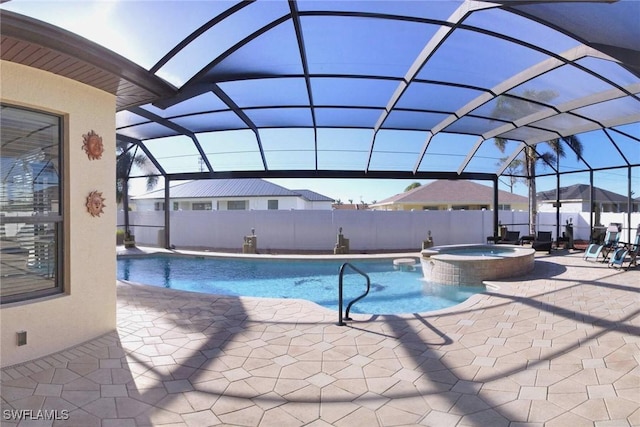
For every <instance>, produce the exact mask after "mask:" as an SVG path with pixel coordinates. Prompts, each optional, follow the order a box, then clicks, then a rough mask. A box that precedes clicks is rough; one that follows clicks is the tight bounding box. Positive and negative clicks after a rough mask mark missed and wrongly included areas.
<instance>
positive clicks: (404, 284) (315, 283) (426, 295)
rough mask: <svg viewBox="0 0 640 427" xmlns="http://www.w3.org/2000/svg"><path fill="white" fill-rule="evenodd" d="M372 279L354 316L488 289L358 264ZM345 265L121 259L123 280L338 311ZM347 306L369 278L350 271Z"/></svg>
mask: <svg viewBox="0 0 640 427" xmlns="http://www.w3.org/2000/svg"><path fill="white" fill-rule="evenodd" d="M350 263H351V264H352V265H354V266H355V267H356V268H358V269H360V270H362V271H364V272H365V273H367V274H368V275H369V277H370V280H371V290H370V291H369V295H367V297H366V298H364V299H362V300H361V301H359V302H357V303H356V304H354V305H353V306H352V308H351V312H352V313H367V314H399V313H420V312H427V311H433V310H438V309H442V308H447V307H451V306H453V305H456V304H459V303H461V302H463V301H465V300H466V299H467V298H469V297H470V296H471V295H473V294H476V293H478V292H482V291H484V288H482V287H465V286H445V285H436V284H429V283H427V282H425V281H424V279H423V276H422V270H421V269H420V265H419V264H416V268H415V270H413V271H406V269H401V270H399V269H395V268H394V266H393V260H392V259H383V260H353V261H350ZM341 265H342V261H333V260H326V261H325V260H322V261H320V260H300V261H299V260H276V259H270V260H255V259H251V260H247V259H234V258H215V257H185V256H170V255H154V256H149V257H123V258H119V259H118V279H120V280H128V281H132V282H138V283H144V284H148V285H154V286H162V287H166V288H172V289H180V290H185V291H193V292H202V293H207V294H218V295H234V296H252V297H269V298H299V299H306V300H309V301H312V302H315V303H316V304H319V305H321V306H324V307H327V308H331V309H333V310H336V311H337V309H338V273H339V269H340V266H341ZM343 285H344V286H343V289H344V301H345V302H344V304H345V307H346V304H348V302H349V301H351V300H353V299H354V298H356V297H358V296H359V295H361V294H362V293H363V292H364V291H365V289H366V279H365V278H364V277H362V276H361V275H359V274H357V273H354V272H353V271H352V270H351V269H349V268H347V269H346V270H345V275H344V279H343Z"/></svg>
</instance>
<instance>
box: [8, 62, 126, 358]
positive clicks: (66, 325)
mask: <svg viewBox="0 0 640 427" xmlns="http://www.w3.org/2000/svg"><path fill="white" fill-rule="evenodd" d="M0 79H1V81H2V86H1V89H0V99H1V100H2V102H5V103H7V104H12V105H16V106H23V107H29V108H33V109H36V110H40V111H43V112H50V113H54V114H58V115H61V116H63V117H64V141H63V143H64V183H63V185H64V219H65V236H64V281H65V283H64V286H65V293H64V294H62V295H58V296H54V297H48V298H43V299H36V300H31V301H25V302H20V303H12V304H4V305H2V306H0V364H1V366H2V367H5V366H10V365H14V364H17V363H22V362H25V361H28V360H32V359H35V358H38V357H41V356H44V355H47V354H50V353H52V352H56V351H59V350H61V349H64V348H67V347H70V346H73V345H76V344H79V343H82V342H84V341H87V340H89V339H92V338H95V337H97V336H100V335H102V334H104V333H106V332H108V331H111V330H113V329H114V328H115V325H116V288H115V284H116V258H115V247H114V245H115V222H116V210H115V96H113V95H111V94H108V93H106V92H103V91H100V90H97V89H95V88H92V87H89V86H86V85H84V84H81V83H78V82H76V81H73V80H69V79H67V78H64V77H60V76H57V75H54V74H51V73H47V72H43V71H40V70H36V69H33V68H30V67H26V66H23V65H18V64H15V63H11V62H6V61H2V62H0ZM91 130H94V131H95V132H96V133H97V134H98V135H100V136H102V141H103V143H104V147H105V150H104V154H103V156H102V158H101V159H99V160H89V158H88V157H87V155H86V154H85V152H84V150H83V149H82V145H83V137H82V135H83V134H86V133H87V132H89V131H91ZM94 190H97V191H100V192H102V194H103V197H105V198H106V201H105V204H106V208H105V209H104V213H103V214H102V215H101V216H99V217H92V216H91V215H90V214H89V213H88V212H87V209H86V206H85V204H86V197H87V195H88V194H89V193H90V192H91V191H94ZM17 331H27V345H24V346H20V347H18V346H17V345H16V332H17Z"/></svg>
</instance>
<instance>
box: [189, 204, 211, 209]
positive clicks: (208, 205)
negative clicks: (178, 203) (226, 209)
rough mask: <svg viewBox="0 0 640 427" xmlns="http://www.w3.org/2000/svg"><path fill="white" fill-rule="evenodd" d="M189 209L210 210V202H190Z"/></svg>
mask: <svg viewBox="0 0 640 427" xmlns="http://www.w3.org/2000/svg"><path fill="white" fill-rule="evenodd" d="M191 209H192V210H194V211H210V210H211V202H206V203H192V204H191Z"/></svg>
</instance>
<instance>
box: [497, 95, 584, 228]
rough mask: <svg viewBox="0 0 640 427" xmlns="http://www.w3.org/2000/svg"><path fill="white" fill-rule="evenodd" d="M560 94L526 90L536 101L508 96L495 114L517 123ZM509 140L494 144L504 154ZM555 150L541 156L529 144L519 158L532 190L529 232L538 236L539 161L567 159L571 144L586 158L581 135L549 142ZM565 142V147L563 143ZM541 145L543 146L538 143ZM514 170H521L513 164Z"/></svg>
mask: <svg viewBox="0 0 640 427" xmlns="http://www.w3.org/2000/svg"><path fill="white" fill-rule="evenodd" d="M557 96H558V94H557V93H556V92H555V91H550V90H542V91H535V90H526V91H524V93H523V95H522V97H523V98H525V99H532V100H535V101H531V102H529V101H525V100H523V99H521V98H512V97H507V96H501V97H500V98H499V99H498V102H497V104H496V107H495V109H494V111H493V116H494V117H496V118H501V119H507V120H515V119H517V118H521V117H526V116H528V115H531V114H533V113H536V112H538V111H539V110H540V109H541V108H542V107H541V104H548V103H549V102H550V101H551V100H553V99H554V98H556V97H557ZM507 141H508V140H507V139H505V138H499V137H496V138H494V142H495V144H496V146H497V147H498V149H499V150H500V151H501V152H502V153H504V152H505V148H506V144H507ZM546 143H547V144H548V145H549V147H550V148H551V150H552V151H550V152H549V151H547V152H543V153H541V154H539V153H538V151H537V150H536V148H535V146H533V145H527V146H526V147H525V148H524V157H523V158H522V159H517V161H519V162H521V165H522V166H523V167H524V172H525V179H526V181H527V185H528V187H529V233H530V234H531V235H535V233H536V228H537V227H536V215H537V200H536V164H537V162H538V161H539V160H542V161H543V162H544V163H543V165H554V164H556V163H557V162H558V160H559V159H560V158H561V157H565V156H566V151H565V148H564V146H565V144H566V145H568V146H569V147H570V148H571V149H572V150H573V151H574V152H575V154H576V157H577V159H578V160H579V159H580V158H581V157H582V142H581V141H580V140H579V139H578V137H577V136H575V135H571V136H566V137H561V138H555V139H551V140H549V141H546ZM563 143H564V144H563ZM538 145H540V144H538ZM509 166H510V167H517V164H516V165H514V164H513V162H512V164H511V165H509Z"/></svg>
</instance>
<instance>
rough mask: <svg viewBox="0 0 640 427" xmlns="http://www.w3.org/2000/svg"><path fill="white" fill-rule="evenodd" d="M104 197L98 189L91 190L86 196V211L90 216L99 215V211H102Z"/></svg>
mask: <svg viewBox="0 0 640 427" xmlns="http://www.w3.org/2000/svg"><path fill="white" fill-rule="evenodd" d="M105 200H106V199H105V198H104V197H102V193H100V192H99V191H92V192H91V193H89V195H88V196H87V211H88V212H89V213H90V214H91V216H100V214H101V213H104V210H103V209H104V207H105V206H106V205H105V204H104V201H105Z"/></svg>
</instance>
